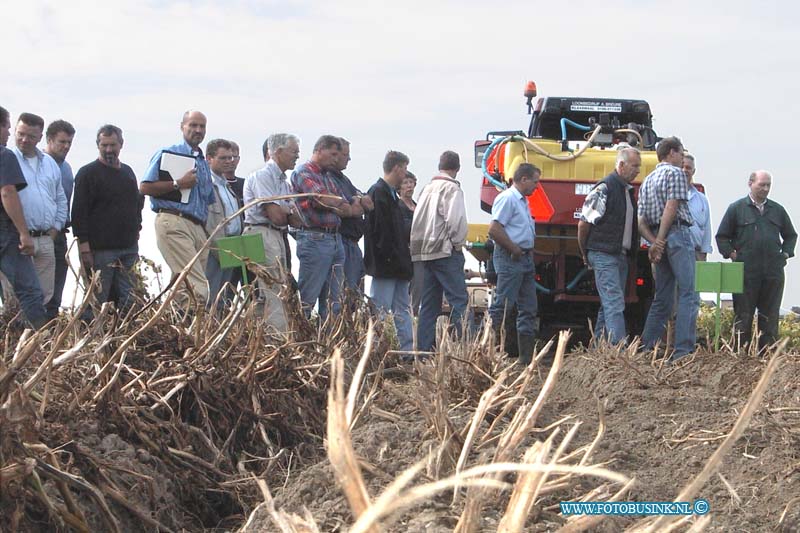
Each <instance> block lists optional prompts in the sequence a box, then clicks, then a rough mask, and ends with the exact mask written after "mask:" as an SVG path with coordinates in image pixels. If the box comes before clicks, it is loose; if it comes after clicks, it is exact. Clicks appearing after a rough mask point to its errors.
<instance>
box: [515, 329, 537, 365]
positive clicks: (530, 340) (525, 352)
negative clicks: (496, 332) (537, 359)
mask: <svg viewBox="0 0 800 533" xmlns="http://www.w3.org/2000/svg"><path fill="white" fill-rule="evenodd" d="M535 345H536V335H520V334H517V347H518V349H519V359H518V360H517V361H518V362H519V364H520V365H523V366H528V365H529V364H531V361H533V348H534V346H535Z"/></svg>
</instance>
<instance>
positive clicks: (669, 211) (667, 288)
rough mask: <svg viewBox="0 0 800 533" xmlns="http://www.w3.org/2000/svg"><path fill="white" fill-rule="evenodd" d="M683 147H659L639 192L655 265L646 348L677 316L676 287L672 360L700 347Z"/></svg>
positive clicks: (643, 230) (675, 142) (671, 143)
mask: <svg viewBox="0 0 800 533" xmlns="http://www.w3.org/2000/svg"><path fill="white" fill-rule="evenodd" d="M683 152H684V150H683V144H682V143H681V141H680V139H678V138H677V137H667V138H666V139H663V140H662V141H661V142H660V143H659V144H658V146H657V147H656V154H657V155H658V161H659V163H658V166H656V169H655V170H654V171H653V172H651V173H650V175H648V176H647V178H645V180H644V183H642V186H641V187H640V189H639V206H638V211H639V233H640V234H641V235H642V236H643V237H644V238H645V239H647V240H648V241H650V243H651V244H650V250H649V251H648V255H649V256H650V262H651V263H654V264H655V278H656V294H655V298H654V299H653V303H652V305H651V306H650V313H649V314H648V315H647V322H646V323H645V325H644V331H643V332H642V345H643V346H644V348H645V349H648V350H650V349H652V348H653V347H654V346H655V344H656V343H657V342H658V341H659V340H661V336H662V335H663V334H664V328H665V327H666V325H667V321H668V320H669V318H670V316H671V315H672V306H673V302H674V300H675V286H676V285H677V287H678V289H677V290H678V311H677V313H676V318H675V351H674V353H673V354H672V356H671V358H670V361H675V360H677V359H680V358H681V357H684V356H686V355H689V354H690V353H692V352H693V351H694V348H695V330H696V322H697V315H696V314H695V313H694V305H695V299H696V295H695V290H694V265H695V255H694V244H693V241H692V233H691V230H690V229H689V228H691V226H692V216H691V214H690V213H689V207H688V198H689V192H688V190H689V182H688V179H687V178H686V174H685V173H684V172H683V170H681V167H682V165H683Z"/></svg>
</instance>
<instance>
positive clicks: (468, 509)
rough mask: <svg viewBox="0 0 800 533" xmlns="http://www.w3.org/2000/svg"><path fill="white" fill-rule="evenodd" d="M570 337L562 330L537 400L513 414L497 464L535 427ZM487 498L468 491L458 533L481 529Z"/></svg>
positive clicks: (498, 451) (478, 491)
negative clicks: (481, 518) (481, 519)
mask: <svg viewBox="0 0 800 533" xmlns="http://www.w3.org/2000/svg"><path fill="white" fill-rule="evenodd" d="M569 337H570V334H569V332H567V331H562V332H561V333H560V334H559V338H558V348H557V350H556V356H555V359H554V360H553V366H552V367H551V368H550V373H549V374H548V375H547V379H546V380H545V383H544V385H543V386H542V390H541V391H540V392H539V395H538V396H537V398H536V401H535V402H534V403H533V405H531V406H530V407H529V408H527V409H526V405H527V403H526V404H523V406H522V407H521V408H520V409H519V410H518V411H517V413H516V414H515V415H514V418H513V419H512V420H511V423H510V424H509V425H508V427H507V428H506V430H505V431H504V432H503V433H502V434H501V436H500V440H499V442H498V444H497V450H496V451H495V455H494V462H495V463H503V462H507V461H508V459H509V458H511V457H512V456H513V454H514V452H515V451H516V449H517V447H518V446H519V444H520V442H522V440H523V439H524V438H525V437H526V436H527V435H528V433H529V432H530V431H531V429H533V427H534V425H535V424H536V418H537V416H538V415H539V412H540V411H541V409H542V407H543V406H544V402H545V400H546V398H547V396H548V395H549V394H550V392H551V391H552V389H553V387H554V386H555V382H556V376H557V375H558V372H559V370H560V369H561V363H562V360H563V358H564V352H565V351H566V348H567V341H568V340H569ZM532 366H533V365H532V364H531V365H529V366H528V368H527V369H526V371H530V369H531V368H532ZM486 496H487V493H486V491H483V490H480V489H477V490H471V491H467V500H466V502H465V504H464V510H463V511H462V513H461V516H460V517H459V519H458V523H457V524H456V527H455V533H472V532H474V531H475V530H476V529H477V528H478V524H479V522H480V517H481V511H482V509H483V504H484V500H485V498H486Z"/></svg>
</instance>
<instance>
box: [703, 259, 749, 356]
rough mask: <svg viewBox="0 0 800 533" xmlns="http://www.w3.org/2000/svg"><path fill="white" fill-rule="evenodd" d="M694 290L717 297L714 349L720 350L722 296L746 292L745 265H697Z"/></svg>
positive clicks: (705, 263) (707, 263) (704, 262)
mask: <svg viewBox="0 0 800 533" xmlns="http://www.w3.org/2000/svg"><path fill="white" fill-rule="evenodd" d="M694 288H695V290H696V291H697V292H713V293H716V295H717V311H716V315H717V316H716V327H715V337H716V338H715V339H714V349H715V350H719V335H720V327H721V323H722V309H721V306H720V294H721V293H723V292H729V293H731V294H740V293H742V292H743V291H744V263H710V262H706V261H698V262H697V263H695V270H694Z"/></svg>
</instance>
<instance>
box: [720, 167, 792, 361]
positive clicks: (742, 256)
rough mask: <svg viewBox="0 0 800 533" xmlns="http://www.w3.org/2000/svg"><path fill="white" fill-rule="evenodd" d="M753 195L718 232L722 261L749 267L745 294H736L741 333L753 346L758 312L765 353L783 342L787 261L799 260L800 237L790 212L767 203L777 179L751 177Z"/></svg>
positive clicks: (760, 174)
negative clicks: (796, 256) (799, 242)
mask: <svg viewBox="0 0 800 533" xmlns="http://www.w3.org/2000/svg"><path fill="white" fill-rule="evenodd" d="M748 185H749V186H750V194H748V195H747V196H745V197H744V198H742V199H740V200H737V201H735V202H733V203H732V204H731V205H730V206H728V210H727V211H725V216H724V217H723V218H722V222H721V223H720V225H719V229H718V230H717V247H718V248H719V253H721V254H722V257H725V258H730V260H731V261H740V262H743V263H744V292H743V293H742V294H734V295H733V311H734V313H735V315H736V322H735V327H736V332H737V333H738V334H739V335H740V342H742V343H743V344H747V343H749V342H750V335H751V328H752V325H753V313H754V312H755V310H756V309H758V328H759V331H760V332H761V336H760V338H759V343H758V347H759V349H762V348H764V347H766V346H769V345H770V344H772V343H773V342H775V341H776V340H778V318H779V315H780V308H781V299H782V298H783V284H784V273H783V268H784V267H785V266H786V260H787V259H789V258H790V257H793V256H794V247H795V244H797V232H796V231H795V230H794V226H792V221H791V219H790V218H789V214H788V213H787V212H786V210H785V209H784V208H783V207H782V206H781V205H780V204H778V203H777V202H774V201H772V200H770V199H768V198H767V195H768V194H769V191H770V188H771V187H772V175H771V174H770V173H769V172H767V171H766V170H757V171H755V172H753V173H752V174H750V180H749V182H748Z"/></svg>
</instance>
